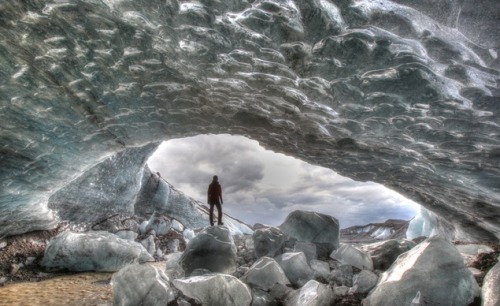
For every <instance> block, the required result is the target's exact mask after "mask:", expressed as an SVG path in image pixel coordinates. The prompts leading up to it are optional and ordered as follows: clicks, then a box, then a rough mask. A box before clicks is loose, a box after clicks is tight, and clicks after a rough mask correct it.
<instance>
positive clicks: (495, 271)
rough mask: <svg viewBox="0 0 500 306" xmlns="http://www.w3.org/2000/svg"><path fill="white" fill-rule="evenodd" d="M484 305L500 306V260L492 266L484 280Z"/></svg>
mask: <svg viewBox="0 0 500 306" xmlns="http://www.w3.org/2000/svg"><path fill="white" fill-rule="evenodd" d="M481 291H482V304H481V305H483V306H500V262H497V264H496V265H494V266H493V268H491V269H490V270H489V271H488V273H486V276H485V277H484V280H483V287H482V290H481Z"/></svg>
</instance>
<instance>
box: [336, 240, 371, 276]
mask: <svg viewBox="0 0 500 306" xmlns="http://www.w3.org/2000/svg"><path fill="white" fill-rule="evenodd" d="M330 257H331V258H333V259H335V260H338V261H339V262H341V263H343V264H347V265H351V266H353V267H356V268H358V269H361V270H363V269H368V270H373V261H372V259H371V257H370V255H368V253H366V252H364V251H361V250H359V249H357V248H355V247H353V246H350V245H348V244H345V243H341V244H340V247H339V248H338V249H336V250H335V251H333V252H332V253H331V254H330Z"/></svg>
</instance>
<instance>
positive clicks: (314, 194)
mask: <svg viewBox="0 0 500 306" xmlns="http://www.w3.org/2000/svg"><path fill="white" fill-rule="evenodd" d="M148 164H149V167H150V168H151V169H152V170H153V171H155V172H156V171H158V172H160V173H161V175H162V177H163V178H165V179H166V180H167V181H168V182H170V183H171V184H172V185H173V186H175V187H176V189H178V190H181V191H182V192H184V193H185V194H186V195H188V196H190V197H192V198H194V199H196V200H199V201H202V202H204V203H206V192H207V188H208V184H210V182H211V181H212V176H213V175H218V176H219V182H220V183H221V185H222V192H223V199H224V205H223V211H224V212H225V213H227V214H229V215H231V216H233V217H235V218H237V219H240V220H242V221H244V222H246V223H248V224H251V225H253V224H255V223H265V224H270V225H280V224H281V223H282V222H283V221H284V220H285V218H286V216H287V215H288V214H289V213H290V212H291V211H293V210H296V209H302V210H310V211H317V212H321V213H325V214H329V215H332V216H334V217H336V218H337V219H339V221H340V227H341V228H346V227H349V226H353V225H364V224H368V223H370V222H383V221H385V220H387V219H405V220H410V219H411V218H413V216H414V215H415V214H416V212H417V210H418V208H419V205H418V204H416V203H414V202H412V201H410V200H408V199H406V198H405V197H403V196H402V195H400V194H398V193H396V192H394V191H392V190H390V189H387V188H385V187H384V186H382V185H379V184H375V183H362V182H356V181H353V180H351V179H349V178H346V177H343V176H341V175H339V174H337V173H335V172H334V171H332V170H330V169H326V168H321V167H317V166H312V165H310V164H308V163H305V162H303V161H301V160H298V159H295V158H292V157H290V156H286V155H283V154H278V153H274V152H272V151H269V150H265V149H264V148H263V147H261V146H260V145H259V143H258V142H257V141H254V140H250V139H248V138H245V137H242V136H231V135H200V136H196V137H190V138H182V139H174V140H170V141H166V142H164V143H163V144H162V145H160V147H159V149H158V150H157V151H156V152H155V154H154V155H153V156H151V158H150V159H149V161H148Z"/></svg>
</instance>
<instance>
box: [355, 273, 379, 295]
mask: <svg viewBox="0 0 500 306" xmlns="http://www.w3.org/2000/svg"><path fill="white" fill-rule="evenodd" d="M377 281H378V276H377V274H375V273H373V272H372V271H369V270H363V271H361V272H360V273H358V274H356V275H354V278H353V288H354V289H353V292H356V293H368V292H370V290H372V289H373V287H375V285H376V284H377Z"/></svg>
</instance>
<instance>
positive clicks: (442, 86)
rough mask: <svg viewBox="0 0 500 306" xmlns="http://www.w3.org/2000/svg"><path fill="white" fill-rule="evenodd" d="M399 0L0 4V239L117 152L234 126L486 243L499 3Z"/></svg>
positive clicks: (498, 195)
mask: <svg viewBox="0 0 500 306" xmlns="http://www.w3.org/2000/svg"><path fill="white" fill-rule="evenodd" d="M412 2H413V1H411V2H410V1H407V0H397V1H388V0H379V1H371V0H359V1H341V0H335V1H326V0H311V1H309V0H308V1H305V0H296V1H292V0H256V1H253V2H247V1H244V0H231V1H217V0H214V1H199V2H198V1H177V0H169V1H164V0H161V1H160V0H153V1H150V0H148V1H137V0H135V1H132V0H121V1H113V0H86V1H78V2H77V1H70V0H57V1H56V0H41V1H36V2H29V3H26V4H24V3H20V2H19V1H16V0H5V1H2V3H1V4H0V11H1V12H2V18H1V19H0V24H1V27H0V41H1V44H0V67H1V69H0V103H1V104H0V109H1V112H0V126H1V129H0V137H1V144H0V145H1V150H2V153H1V158H0V161H1V167H0V169H1V170H0V171H1V174H0V176H1V181H0V184H1V185H0V186H1V190H2V192H1V194H0V211H1V212H2V214H1V217H0V236H2V235H6V234H13V233H19V232H24V231H28V230H34V229H42V228H48V227H51V226H53V224H54V217H53V212H52V211H51V210H49V209H47V205H46V203H47V200H48V198H49V197H50V195H52V194H53V193H54V192H56V191H57V190H59V189H60V188H61V187H63V186H64V185H66V184H67V183H69V182H71V181H73V180H75V179H76V178H78V177H79V176H80V175H81V174H82V173H83V172H85V171H86V170H88V169H91V167H92V166H94V165H95V164H97V163H99V162H101V161H103V160H105V159H106V158H108V157H109V156H112V155H114V154H115V153H116V152H119V151H123V150H124V149H125V148H127V147H140V146H144V145H146V144H148V143H150V142H157V141H160V140H165V139H171V138H175V137H185V136H192V135H197V134H205V133H230V134H241V135H245V136H247V137H250V138H252V139H256V140H258V141H259V142H260V143H261V144H262V145H263V146H265V147H267V148H269V149H272V150H274V151H276V152H284V153H286V154H289V155H293V156H295V157H297V158H300V159H303V160H305V161H307V162H310V163H313V164H318V165H321V166H324V167H328V168H331V169H334V170H335V171H337V172H339V173H340V174H342V175H345V176H349V177H351V178H353V179H358V180H371V181H375V182H378V183H381V184H384V185H385V186H387V187H389V188H393V189H395V190H396V191H398V192H400V193H402V194H404V195H405V196H407V197H409V198H412V199H414V200H415V201H417V202H419V203H420V204H422V205H424V206H426V207H427V208H428V209H429V210H431V211H432V212H433V213H435V214H437V215H438V216H441V217H445V218H444V219H443V220H442V222H443V223H445V224H446V226H445V228H447V229H448V230H449V231H450V232H451V233H452V234H453V233H454V234H456V236H459V235H462V234H463V235H469V236H472V237H476V238H478V237H480V238H481V239H480V240H485V239H498V237H500V225H499V221H498V220H499V218H498V215H499V213H500V208H499V203H500V189H499V188H500V184H498V182H499V177H500V171H499V168H498V165H499V156H500V151H499V150H500V149H499V145H500V136H499V135H500V126H499V124H500V122H499V119H498V112H499V109H500V108H499V104H498V103H499V100H498V99H499V98H498V97H499V93H498V85H497V84H498V79H499V72H498V70H497V69H498V67H499V60H498V57H497V56H496V54H497V52H498V45H496V42H498V37H497V36H496V35H498V31H496V29H497V28H498V27H497V25H498V21H497V20H498V18H495V16H494V14H495V12H498V10H495V9H494V8H496V6H497V5H498V4H496V3H495V2H494V1H493V2H492V1H485V2H484V3H483V2H482V3H483V4H482V5H479V4H477V3H475V2H474V1H457V2H456V3H455V2H452V1H449V2H447V4H446V5H445V4H441V3H439V4H434V2H429V1H423V2H422V3H420V2H419V4H412V5H415V7H413V8H412V7H409V6H405V5H406V4H408V3H410V4H411V3H412ZM138 163H139V162H138ZM109 176H110V179H109V183H110V184H113V182H114V178H115V177H114V174H113V173H110V174H109Z"/></svg>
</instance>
